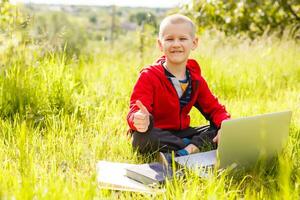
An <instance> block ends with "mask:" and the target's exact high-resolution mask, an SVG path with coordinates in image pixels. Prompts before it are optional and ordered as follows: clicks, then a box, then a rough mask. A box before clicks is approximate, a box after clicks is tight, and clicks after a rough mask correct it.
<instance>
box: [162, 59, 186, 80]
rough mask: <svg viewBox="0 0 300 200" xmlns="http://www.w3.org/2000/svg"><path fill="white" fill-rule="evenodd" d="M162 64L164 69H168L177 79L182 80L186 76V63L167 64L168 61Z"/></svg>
mask: <svg viewBox="0 0 300 200" xmlns="http://www.w3.org/2000/svg"><path fill="white" fill-rule="evenodd" d="M163 66H164V68H165V69H166V70H168V71H169V72H170V73H171V74H173V75H174V76H175V77H176V78H177V79H178V80H184V79H185V78H186V77H185V76H186V65H181V66H174V65H171V64H168V62H167V61H166V62H164V63H163Z"/></svg>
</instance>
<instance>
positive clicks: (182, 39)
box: [179, 38, 187, 41]
mask: <svg viewBox="0 0 300 200" xmlns="http://www.w3.org/2000/svg"><path fill="white" fill-rule="evenodd" d="M179 39H180V40H181V41H184V40H187V38H179Z"/></svg>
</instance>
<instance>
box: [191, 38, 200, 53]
mask: <svg viewBox="0 0 300 200" xmlns="http://www.w3.org/2000/svg"><path fill="white" fill-rule="evenodd" d="M198 42H199V39H198V37H195V38H194V39H193V47H192V50H195V49H196V48H197V47H198Z"/></svg>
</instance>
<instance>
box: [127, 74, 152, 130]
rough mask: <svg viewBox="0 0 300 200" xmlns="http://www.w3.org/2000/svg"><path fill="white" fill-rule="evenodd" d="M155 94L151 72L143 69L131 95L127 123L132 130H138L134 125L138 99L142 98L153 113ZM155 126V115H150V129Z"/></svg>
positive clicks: (143, 102)
mask: <svg viewBox="0 0 300 200" xmlns="http://www.w3.org/2000/svg"><path fill="white" fill-rule="evenodd" d="M153 95H154V86H153V84H152V82H151V81H150V77H149V72H148V71H147V70H143V71H142V72H141V73H140V76H139V78H138V80H137V82H136V84H135V86H134V88H133V91H132V94H131V97H130V107H129V113H128V114H127V123H128V125H129V127H130V129H131V130H130V131H132V130H133V131H136V128H135V126H134V125H133V115H134V113H136V112H137V111H138V110H139V108H138V107H137V105H136V100H140V101H141V102H142V104H143V105H144V106H145V107H146V108H147V110H148V111H149V113H150V114H152V109H153ZM151 126H153V117H152V115H150V125H149V128H148V130H149V129H150V128H151Z"/></svg>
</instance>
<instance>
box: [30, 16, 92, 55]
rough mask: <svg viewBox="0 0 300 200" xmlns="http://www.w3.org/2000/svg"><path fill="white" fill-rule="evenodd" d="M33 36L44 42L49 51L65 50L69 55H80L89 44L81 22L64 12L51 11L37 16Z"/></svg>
mask: <svg viewBox="0 0 300 200" xmlns="http://www.w3.org/2000/svg"><path fill="white" fill-rule="evenodd" d="M32 37H33V39H34V40H37V41H39V42H40V43H44V44H45V46H46V47H47V49H48V50H49V51H63V50H64V51H65V52H66V54H67V55H68V56H69V57H72V56H73V55H76V56H78V55H79V54H80V53H81V52H82V51H83V49H84V47H85V46H86V44H87V36H86V33H85V31H84V29H83V27H82V26H81V25H80V23H78V22H76V21H74V22H72V21H70V20H69V18H68V17H67V15H66V14H64V13H62V12H50V13H46V14H44V13H43V14H40V15H37V16H36V17H35V23H34V24H33V31H32Z"/></svg>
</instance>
